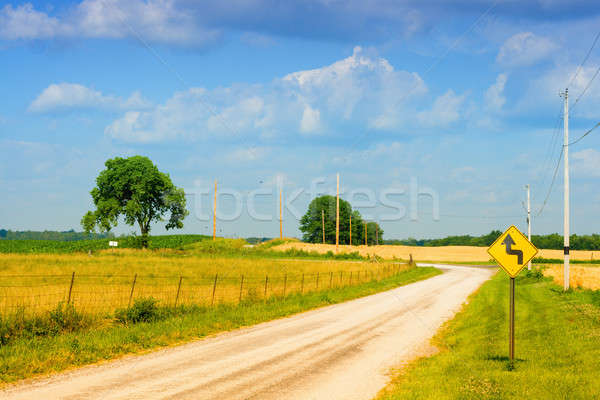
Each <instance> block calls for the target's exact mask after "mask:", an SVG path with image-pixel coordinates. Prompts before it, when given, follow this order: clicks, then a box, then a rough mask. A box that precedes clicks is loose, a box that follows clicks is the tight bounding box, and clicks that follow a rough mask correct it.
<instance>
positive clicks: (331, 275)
mask: <svg viewBox="0 0 600 400" xmlns="http://www.w3.org/2000/svg"><path fill="white" fill-rule="evenodd" d="M332 283H333V271H331V272H330V273H329V289H331V284H332Z"/></svg>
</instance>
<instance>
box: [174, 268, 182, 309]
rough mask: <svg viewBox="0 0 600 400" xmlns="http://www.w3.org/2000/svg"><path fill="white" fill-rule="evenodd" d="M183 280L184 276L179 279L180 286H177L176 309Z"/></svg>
mask: <svg viewBox="0 0 600 400" xmlns="http://www.w3.org/2000/svg"><path fill="white" fill-rule="evenodd" d="M182 280H183V276H180V277H179V285H177V295H176V296H175V307H177V301H179V291H180V290H181V281H182Z"/></svg>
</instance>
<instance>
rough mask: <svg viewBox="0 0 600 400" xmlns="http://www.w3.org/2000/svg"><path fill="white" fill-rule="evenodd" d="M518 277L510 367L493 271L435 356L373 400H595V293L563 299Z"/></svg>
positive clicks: (502, 293) (598, 363)
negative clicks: (513, 353) (512, 353)
mask: <svg viewBox="0 0 600 400" xmlns="http://www.w3.org/2000/svg"><path fill="white" fill-rule="evenodd" d="M525 275H526V274H523V276H522V277H519V278H518V279H517V283H516V322H515V325H516V339H515V343H516V346H515V357H516V362H515V364H514V365H512V366H511V364H509V362H508V359H507V356H508V305H509V304H508V294H509V280H508V278H507V277H506V275H505V274H503V273H501V272H500V273H498V274H497V275H496V276H495V277H494V278H493V279H492V280H490V281H488V282H486V283H485V284H484V285H483V286H482V287H481V289H480V290H479V291H478V292H477V293H476V294H474V295H473V296H471V298H470V299H469V303H468V305H467V306H466V308H465V309H464V310H463V311H462V312H460V313H459V314H457V316H456V317H455V318H454V319H453V320H452V321H450V322H449V323H447V325H446V326H445V328H444V329H443V330H442V331H441V332H440V333H438V335H437V336H436V337H435V339H434V342H433V343H434V345H435V346H436V347H438V349H439V350H440V352H439V353H438V354H436V355H434V356H432V357H429V358H423V359H420V360H417V361H415V362H414V363H412V364H411V365H409V366H408V367H407V368H406V369H403V370H401V371H399V372H398V373H397V374H396V376H395V377H394V379H393V382H392V383H391V384H390V385H389V386H388V387H387V389H386V390H385V391H384V392H382V393H381V394H380V396H379V397H378V399H379V400H383V399H386V400H390V399H592V398H599V397H600V379H598V377H599V376H600V375H599V371H600V291H595V292H594V291H585V290H575V291H569V292H567V293H563V292H562V290H561V289H560V288H559V287H558V286H556V285H554V284H553V283H552V282H550V280H548V279H543V278H540V277H538V276H531V277H527V276H525Z"/></svg>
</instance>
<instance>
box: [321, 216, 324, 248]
mask: <svg viewBox="0 0 600 400" xmlns="http://www.w3.org/2000/svg"><path fill="white" fill-rule="evenodd" d="M321 228H322V229H323V244H325V210H321Z"/></svg>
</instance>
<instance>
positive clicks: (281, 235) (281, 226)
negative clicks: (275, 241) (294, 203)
mask: <svg viewBox="0 0 600 400" xmlns="http://www.w3.org/2000/svg"><path fill="white" fill-rule="evenodd" d="M281 191H282V189H281V188H279V239H283V213H282V211H281V208H282V206H281Z"/></svg>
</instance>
